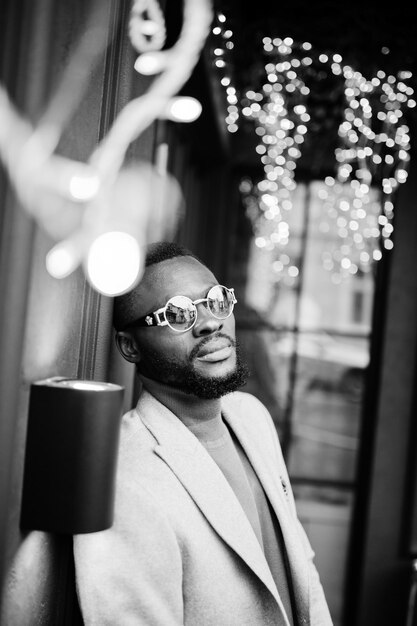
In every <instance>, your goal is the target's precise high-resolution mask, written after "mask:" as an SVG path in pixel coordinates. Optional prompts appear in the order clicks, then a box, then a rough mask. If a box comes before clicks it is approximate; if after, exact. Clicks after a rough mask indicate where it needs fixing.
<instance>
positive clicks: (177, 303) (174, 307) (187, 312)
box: [165, 296, 197, 331]
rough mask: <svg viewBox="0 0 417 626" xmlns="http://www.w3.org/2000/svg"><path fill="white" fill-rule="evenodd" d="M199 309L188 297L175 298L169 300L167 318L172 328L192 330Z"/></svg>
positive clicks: (166, 310)
mask: <svg viewBox="0 0 417 626" xmlns="http://www.w3.org/2000/svg"><path fill="white" fill-rule="evenodd" d="M196 314H197V309H196V307H195V305H194V304H193V303H192V301H191V300H190V299H189V298H187V297H186V296H174V297H173V298H171V299H170V300H168V302H167V305H166V309H165V317H166V320H167V322H168V324H169V326H170V327H171V328H173V329H174V330H177V331H184V330H187V329H188V328H191V326H193V324H194V322H195V318H196Z"/></svg>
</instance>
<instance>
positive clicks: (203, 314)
mask: <svg viewBox="0 0 417 626" xmlns="http://www.w3.org/2000/svg"><path fill="white" fill-rule="evenodd" d="M222 328H223V320H219V319H217V318H216V317H214V315H212V314H211V313H210V311H209V310H208V309H207V307H206V306H205V304H203V303H201V304H199V305H197V321H196V323H195V324H194V326H193V329H192V331H193V335H194V336H195V337H202V336H203V335H211V334H212V333H215V332H217V331H218V330H221V329H222Z"/></svg>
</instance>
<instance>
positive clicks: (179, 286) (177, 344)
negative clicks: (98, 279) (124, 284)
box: [131, 256, 246, 398]
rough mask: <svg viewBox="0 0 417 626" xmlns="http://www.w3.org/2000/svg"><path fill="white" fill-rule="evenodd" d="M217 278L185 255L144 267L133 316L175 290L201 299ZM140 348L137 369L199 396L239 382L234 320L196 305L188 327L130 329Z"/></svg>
mask: <svg viewBox="0 0 417 626" xmlns="http://www.w3.org/2000/svg"><path fill="white" fill-rule="evenodd" d="M217 284H218V281H217V280H216V278H215V277H214V275H213V274H212V273H211V272H210V270H209V269H208V268H207V267H205V266H204V265H202V264H201V263H199V262H198V261H197V260H196V259H194V258H193V257H190V256H185V257H175V258H173V259H169V260H167V261H162V262H161V263H157V264H155V265H151V266H149V267H148V268H147V269H146V272H145V275H144V278H143V280H142V283H141V287H140V294H139V295H140V311H139V313H138V317H139V316H142V315H146V314H147V313H150V312H152V311H156V310H157V309H159V308H161V307H163V306H164V305H165V304H166V302H167V300H168V299H169V298H171V297H173V296H176V295H182V296H188V297H189V298H190V299H191V300H193V301H194V300H197V299H199V298H205V297H206V295H207V292H208V291H209V289H210V288H211V287H213V286H214V285H217ZM131 334H132V337H133V339H134V341H135V343H136V346H137V348H138V352H139V359H138V369H139V371H140V373H142V374H143V375H144V376H147V377H148V378H152V379H154V380H159V381H161V382H163V383H166V384H169V385H171V386H173V387H176V388H178V389H181V390H183V391H186V392H187V393H192V394H194V395H197V396H199V397H203V398H214V397H220V396H221V395H224V394H225V393H227V392H229V391H233V390H235V389H237V388H238V387H240V386H241V385H242V384H243V383H244V382H245V378H246V370H245V368H244V366H242V364H241V363H240V360H239V359H238V356H237V352H236V338H235V319H234V316H233V314H232V315H231V316H230V317H228V318H226V319H216V318H215V317H213V315H212V314H211V313H210V311H208V310H207V308H206V307H205V305H204V304H203V303H202V304H198V305H197V321H196V323H195V325H194V326H193V328H191V330H188V331H187V332H184V333H178V332H175V331H174V330H172V329H171V328H170V327H169V326H155V327H153V326H152V327H148V328H146V327H145V328H138V327H137V328H133V329H132V331H131Z"/></svg>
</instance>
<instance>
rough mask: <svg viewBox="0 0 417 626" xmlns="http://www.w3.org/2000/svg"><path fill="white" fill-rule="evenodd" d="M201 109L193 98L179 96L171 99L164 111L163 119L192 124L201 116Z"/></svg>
mask: <svg viewBox="0 0 417 626" xmlns="http://www.w3.org/2000/svg"><path fill="white" fill-rule="evenodd" d="M202 109H203V107H202V106H201V104H200V102H199V101H198V100H196V99H195V98H191V97H188V96H180V97H178V98H172V100H170V102H169V103H168V106H167V108H166V110H165V117H167V118H168V119H170V120H172V121H174V122H194V120H196V119H197V118H198V117H200V115H201V111H202Z"/></svg>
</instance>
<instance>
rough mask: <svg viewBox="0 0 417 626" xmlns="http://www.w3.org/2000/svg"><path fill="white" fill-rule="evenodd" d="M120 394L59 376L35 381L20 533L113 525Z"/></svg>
mask: <svg viewBox="0 0 417 626" xmlns="http://www.w3.org/2000/svg"><path fill="white" fill-rule="evenodd" d="M123 391H124V389H123V387H120V386H119V385H113V384H110V383H101V382H95V381H83V380H74V379H68V378H61V377H55V378H50V379H47V380H44V381H39V382H34V383H32V385H31V389H30V400H29V417H28V431H27V440H26V456H25V469H24V480H23V495H22V510H21V526H22V528H26V529H36V530H45V531H49V532H56V533H70V534H77V533H89V532H96V531H99V530H105V529H106V528H109V527H110V526H111V525H112V523H113V512H114V493H115V478H116V467H117V456H118V445H119V433H120V422H121V416H122V404H123Z"/></svg>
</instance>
